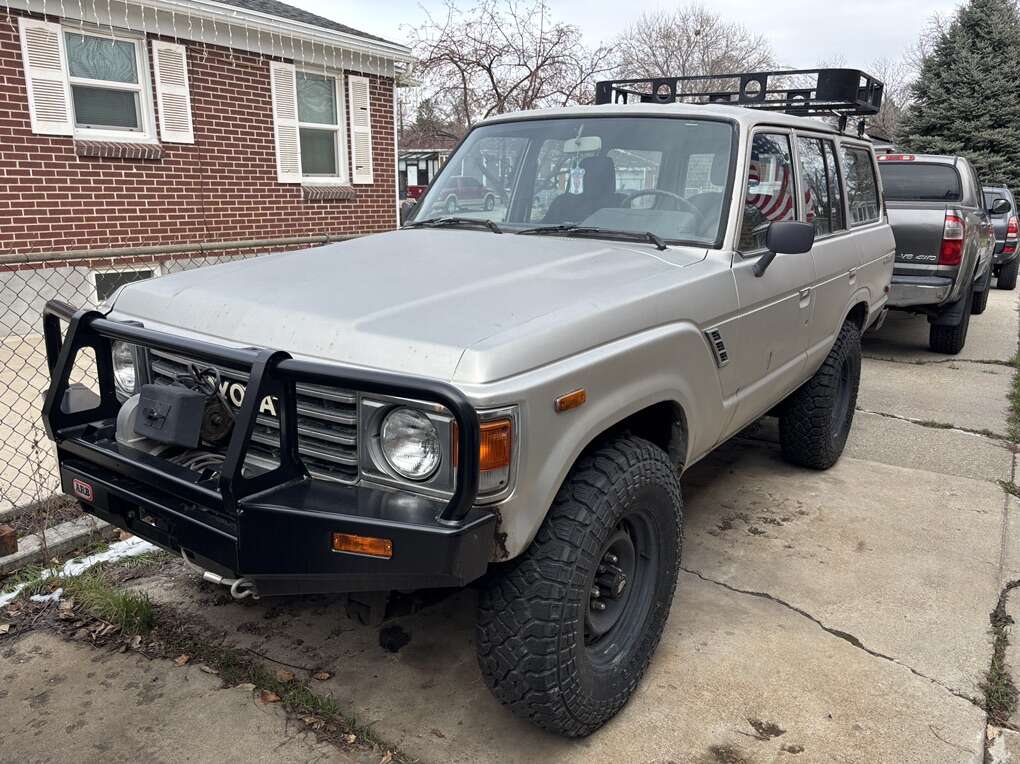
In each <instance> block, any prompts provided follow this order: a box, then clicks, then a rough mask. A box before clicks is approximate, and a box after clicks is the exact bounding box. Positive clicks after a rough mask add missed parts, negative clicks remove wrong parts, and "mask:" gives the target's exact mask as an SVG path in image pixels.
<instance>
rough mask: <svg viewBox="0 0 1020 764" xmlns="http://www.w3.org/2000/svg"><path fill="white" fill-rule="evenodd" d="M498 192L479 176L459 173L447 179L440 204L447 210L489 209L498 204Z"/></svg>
mask: <svg viewBox="0 0 1020 764" xmlns="http://www.w3.org/2000/svg"><path fill="white" fill-rule="evenodd" d="M496 198H497V196H496V192H495V191H493V190H492V189H491V188H488V187H487V186H486V185H485V184H483V183H482V182H481V181H480V180H478V178H473V177H471V176H470V175H457V176H455V177H453V178H450V179H449V180H448V181H445V182H444V184H443V188H442V198H441V199H440V204H441V205H442V207H443V209H444V210H446V211H447V212H458V211H460V210H469V209H480V210H485V211H489V210H492V209H493V208H494V207H495V206H496Z"/></svg>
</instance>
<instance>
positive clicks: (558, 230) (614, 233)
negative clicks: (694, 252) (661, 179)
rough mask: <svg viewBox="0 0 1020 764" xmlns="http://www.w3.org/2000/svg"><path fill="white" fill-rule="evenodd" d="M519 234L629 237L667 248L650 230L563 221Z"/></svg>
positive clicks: (657, 247)
mask: <svg viewBox="0 0 1020 764" xmlns="http://www.w3.org/2000/svg"><path fill="white" fill-rule="evenodd" d="M517 233H519V234H526V235H527V234H530V235H535V236H543V235H544V236H556V235H560V236H605V237H607V238H616V239H630V240H632V241H647V242H648V243H650V244H654V245H655V248H656V249H658V250H659V251H660V252H661V251H662V250H664V249H668V247H667V246H666V242H665V241H663V240H662V237H661V236H659V235H658V234H655V233H652V232H651V231H625V230H621V229H617V228H599V227H598V226H593V225H576V224H574V223H565V224H563V225H547V226H536V227H535V228H525V229H524V230H523V231H518V232H517Z"/></svg>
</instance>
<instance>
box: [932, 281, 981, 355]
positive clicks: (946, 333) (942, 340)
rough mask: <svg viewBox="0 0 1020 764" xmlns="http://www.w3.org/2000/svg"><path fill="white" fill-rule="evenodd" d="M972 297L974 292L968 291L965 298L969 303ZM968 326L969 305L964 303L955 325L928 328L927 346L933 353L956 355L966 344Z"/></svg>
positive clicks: (936, 325) (934, 325)
mask: <svg viewBox="0 0 1020 764" xmlns="http://www.w3.org/2000/svg"><path fill="white" fill-rule="evenodd" d="M973 297H974V293H973V292H970V293H968V295H967V297H966V298H965V299H966V300H967V302H968V303H969V302H970V301H971V300H972V299H973ZM969 328H970V305H965V306H964V308H963V318H962V319H960V323H959V324H957V325H956V326H947V325H944V324H932V325H931V327H930V328H929V329H928V347H929V348H930V349H931V351H932V352H933V353H945V354H946V355H956V354H957V353H959V352H960V351H961V350H963V346H964V345H966V344H967V330H968V329H969Z"/></svg>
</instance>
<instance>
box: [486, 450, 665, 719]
mask: <svg viewBox="0 0 1020 764" xmlns="http://www.w3.org/2000/svg"><path fill="white" fill-rule="evenodd" d="M682 514H683V507H682V501H681V498H680V481H679V477H678V475H677V472H676V469H675V468H674V467H673V465H672V464H671V462H670V459H669V457H668V456H667V455H666V453H665V452H664V451H663V450H662V449H660V448H657V447H656V446H654V445H652V444H651V443H649V442H648V441H646V440H643V439H641V438H635V437H621V438H617V439H615V440H613V441H610V442H607V443H605V444H604V445H602V446H601V447H599V448H597V449H595V450H593V451H592V452H591V453H590V454H589V455H587V456H584V457H582V458H581V459H580V460H579V461H578V463H577V465H575V467H574V469H573V470H572V472H571V474H570V475H569V476H568V477H567V479H566V481H565V482H564V484H563V487H562V488H561V489H560V491H559V493H558V494H557V497H556V500H555V502H554V503H553V506H552V509H550V511H549V514H548V515H547V516H546V519H545V522H544V523H543V524H542V527H541V528H540V529H539V532H538V535H537V536H536V537H535V540H534V541H533V542H532V543H531V546H530V547H528V549H527V550H526V551H525V552H524V553H523V554H521V556H520V557H518V558H517V560H516V561H515V563H514V565H513V566H512V567H511V568H510V569H509V570H507V571H505V572H503V573H501V574H500V575H498V576H496V577H494V579H493V580H492V581H491V582H490V583H489V585H488V586H487V587H486V589H485V590H484V591H483V593H482V596H481V599H480V602H479V615H478V628H477V631H476V634H477V645H478V663H479V666H480V667H481V670H482V675H483V677H484V678H485V682H486V684H487V685H488V687H489V689H490V690H492V692H493V694H494V695H495V696H496V697H497V698H498V699H499V700H501V701H502V702H503V703H506V704H507V705H508V706H509V707H510V709H511V710H512V711H513V712H514V713H515V714H516V715H518V716H520V717H523V718H525V719H528V720H529V721H531V722H533V723H535V724H537V725H539V726H540V727H543V728H545V729H547V730H550V731H552V732H556V733H558V734H561V735H567V736H570V737H580V736H583V735H589V734H591V733H592V732H594V731H595V730H596V729H598V728H599V727H600V726H602V725H603V724H605V723H606V722H607V721H608V720H609V719H611V718H612V717H613V716H614V715H615V714H616V713H617V712H618V711H619V710H620V709H621V708H622V707H623V706H624V704H625V703H626V702H627V700H628V699H629V698H630V696H631V694H632V693H633V692H634V690H635V688H636V687H637V685H638V682H639V681H640V679H641V676H642V674H643V673H644V671H645V668H646V667H647V666H648V662H649V660H650V659H651V656H652V653H653V652H654V651H655V647H656V645H657V644H658V642H659V638H660V636H661V635H662V629H663V626H664V625H665V622H666V617H667V616H668V615H669V608H670V604H671V602H672V599H673V592H674V590H675V588H676V579H677V573H678V571H679V567H680V533H681V525H682Z"/></svg>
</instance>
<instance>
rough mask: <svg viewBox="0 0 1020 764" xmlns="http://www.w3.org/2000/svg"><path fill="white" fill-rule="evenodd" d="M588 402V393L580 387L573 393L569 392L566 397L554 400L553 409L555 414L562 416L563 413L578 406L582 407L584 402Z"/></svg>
mask: <svg viewBox="0 0 1020 764" xmlns="http://www.w3.org/2000/svg"><path fill="white" fill-rule="evenodd" d="M587 400H588V392H587V391H586V390H585V389H584V388H583V387H582V388H579V389H577V390H574V391H573V392H569V393H567V394H566V395H561V396H560V397H559V398H557V399H556V402H555V405H554V408H555V409H556V413H557V414H562V413H563V412H564V411H570V409H576V408H577V407H578V406H583V405H584V403H585V401H587Z"/></svg>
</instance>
